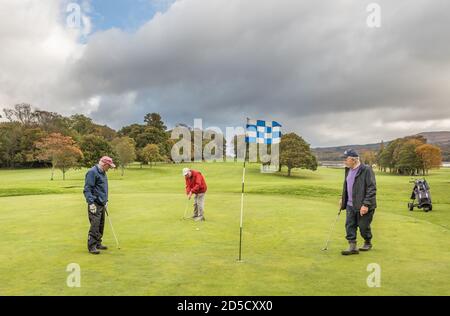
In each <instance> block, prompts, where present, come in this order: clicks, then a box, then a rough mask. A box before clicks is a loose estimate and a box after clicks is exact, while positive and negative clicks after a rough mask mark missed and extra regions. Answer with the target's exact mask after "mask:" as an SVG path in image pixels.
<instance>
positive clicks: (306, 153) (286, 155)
mask: <svg viewBox="0 0 450 316" xmlns="http://www.w3.org/2000/svg"><path fill="white" fill-rule="evenodd" d="M280 165H281V166H286V167H287V168H288V176H289V177H290V176H291V171H292V169H293V168H302V169H309V170H314V171H315V170H317V165H318V163H317V158H316V157H315V156H314V155H313V154H312V152H311V148H310V146H309V144H308V143H306V142H305V141H304V140H303V138H302V137H300V136H298V135H297V134H295V133H290V134H286V135H283V136H282V138H281V144H280Z"/></svg>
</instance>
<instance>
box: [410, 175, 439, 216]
mask: <svg viewBox="0 0 450 316" xmlns="http://www.w3.org/2000/svg"><path fill="white" fill-rule="evenodd" d="M411 183H414V188H413V191H412V194H411V202H409V203H408V208H409V210H410V211H411V212H412V211H414V208H415V207H417V208H419V209H423V210H424V211H425V212H429V211H431V210H433V203H432V202H431V194H430V186H429V185H428V182H427V180H425V179H416V180H414V181H412V182H411Z"/></svg>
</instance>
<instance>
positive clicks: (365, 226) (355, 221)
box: [345, 205, 375, 241]
mask: <svg viewBox="0 0 450 316" xmlns="http://www.w3.org/2000/svg"><path fill="white" fill-rule="evenodd" d="M374 215H375V210H370V211H369V213H367V214H366V215H364V216H361V214H360V213H359V210H357V209H355V208H353V207H352V206H349V205H347V219H346V222H345V230H346V232H347V237H346V238H347V240H348V241H356V236H357V230H358V227H359V232H360V234H361V237H362V238H364V240H365V241H371V240H372V238H373V236H372V229H371V227H370V224H372V220H373V216H374Z"/></svg>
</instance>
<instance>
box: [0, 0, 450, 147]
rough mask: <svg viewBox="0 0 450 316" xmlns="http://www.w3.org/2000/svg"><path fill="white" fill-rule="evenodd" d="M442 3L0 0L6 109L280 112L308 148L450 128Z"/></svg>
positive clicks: (224, 118) (106, 119) (449, 65)
mask: <svg viewBox="0 0 450 316" xmlns="http://www.w3.org/2000/svg"><path fill="white" fill-rule="evenodd" d="M372 2H376V3H377V4H379V6H380V8H381V27H379V28H369V27H368V26H367V17H368V16H369V14H370V13H369V12H367V10H366V9H367V6H368V5H369V4H370V3H372ZM73 3H76V4H78V5H79V8H80V19H79V20H80V23H79V24H77V23H75V25H74V23H73V21H76V19H74V18H73V12H74V11H72V10H69V12H67V11H68V10H67V9H68V8H71V7H70V6H71V5H73ZM449 15H450V2H449V1H448V0H433V1H427V0H397V1H389V0H378V1H365V0H322V1H313V0H307V1H304V0H154V1H152V0H128V1H125V0H114V1H110V0H78V1H70V0H46V1H42V0H1V1H0V108H5V107H10V106H13V105H14V104H17V103H30V104H32V105H33V106H35V107H37V108H39V109H43V110H49V111H55V112H59V113H61V114H64V115H71V114H74V113H83V114H86V115H89V116H90V117H92V118H93V119H94V120H95V121H96V122H99V123H102V124H108V125H109V126H112V127H113V128H116V129H119V128H120V127H122V126H124V125H128V124H132V123H142V122H143V117H144V115H145V114H146V113H149V112H159V113H161V115H162V116H163V119H164V120H165V121H166V123H167V125H168V126H169V127H171V126H174V125H176V124H177V123H186V124H188V125H193V124H194V119H196V118H201V119H203V121H204V127H208V126H218V127H220V128H222V129H223V130H224V131H225V127H227V126H230V127H236V126H242V125H243V124H245V119H246V118H247V117H250V118H255V119H265V120H275V121H278V122H280V123H281V124H282V125H283V131H284V132H285V133H287V132H296V133H298V134H300V135H302V136H303V137H304V138H305V139H306V140H307V141H308V142H309V143H311V144H312V146H314V147H323V146H334V145H345V144H365V143H375V142H379V141H381V140H391V139H394V138H397V137H402V136H407V135H411V134H415V133H420V132H424V131H443V130H450V104H449V103H450V92H449V87H450V41H449V40H448V34H450V19H448V17H449Z"/></svg>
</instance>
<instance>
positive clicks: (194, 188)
mask: <svg viewBox="0 0 450 316" xmlns="http://www.w3.org/2000/svg"><path fill="white" fill-rule="evenodd" d="M191 173H192V175H191V177H190V178H186V194H189V193H190V192H192V193H193V194H201V193H205V192H206V191H207V190H208V187H207V186H206V182H205V177H203V175H202V174H201V173H200V172H199V171H195V170H191Z"/></svg>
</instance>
